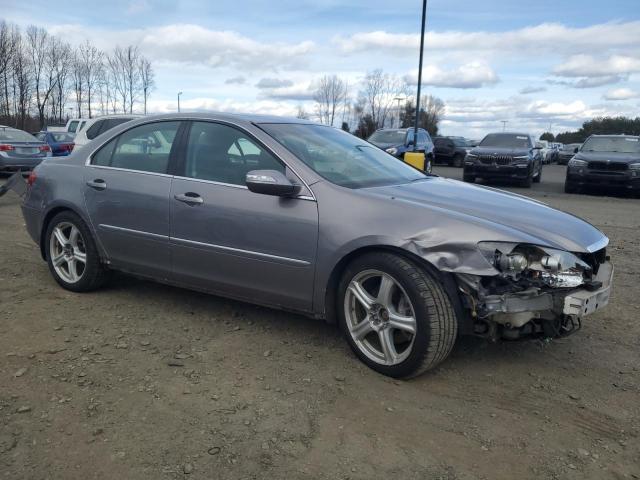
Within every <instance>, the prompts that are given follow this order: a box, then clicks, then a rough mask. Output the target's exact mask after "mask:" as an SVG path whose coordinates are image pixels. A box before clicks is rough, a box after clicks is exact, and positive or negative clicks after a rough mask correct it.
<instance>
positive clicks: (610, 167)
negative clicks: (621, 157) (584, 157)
mask: <svg viewBox="0 0 640 480" xmlns="http://www.w3.org/2000/svg"><path fill="white" fill-rule="evenodd" d="M588 167H589V170H603V171H607V172H623V171H625V170H628V169H629V165H628V164H626V163H622V162H589V165H588Z"/></svg>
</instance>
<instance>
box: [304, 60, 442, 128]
mask: <svg viewBox="0 0 640 480" xmlns="http://www.w3.org/2000/svg"><path fill="white" fill-rule="evenodd" d="M356 87H357V88H356ZM352 89H355V90H356V93H355V95H353V96H352V94H351V90H352ZM313 100H314V109H315V112H314V113H315V115H316V117H317V118H318V119H319V120H320V122H321V123H324V124H326V125H342V128H343V129H344V130H347V131H349V130H350V129H351V128H353V130H354V131H353V133H354V134H355V135H357V136H359V137H362V138H367V137H368V136H369V135H371V134H372V133H373V132H375V131H376V130H377V129H379V128H405V127H410V126H413V125H414V121H415V115H416V108H415V104H416V101H415V100H416V98H415V95H414V94H413V93H412V88H411V87H410V86H409V85H408V84H407V83H406V82H405V81H404V80H402V79H401V78H399V77H397V76H395V75H391V74H389V73H385V72H384V71H382V70H380V69H377V70H373V71H370V72H368V73H367V74H366V75H365V77H364V79H363V80H362V82H361V84H359V85H354V86H350V85H349V84H348V82H347V81H346V80H344V79H342V78H340V77H338V76H337V75H325V76H323V77H322V78H321V79H320V80H319V81H317V82H316V83H315V86H314V89H313ZM420 105H421V106H420V115H419V127H420V128H424V129H425V130H427V131H428V132H429V133H430V134H431V135H437V134H438V124H439V122H440V120H441V118H442V115H443V114H444V107H445V106H444V102H443V101H442V100H440V99H439V98H437V97H434V96H432V95H426V96H425V97H423V98H421V101H420ZM298 117H299V118H309V114H308V113H307V112H306V111H305V110H304V109H303V108H302V107H299V108H298Z"/></svg>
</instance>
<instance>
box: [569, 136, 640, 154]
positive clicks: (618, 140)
mask: <svg viewBox="0 0 640 480" xmlns="http://www.w3.org/2000/svg"><path fill="white" fill-rule="evenodd" d="M638 140H639V137H591V138H589V139H587V141H586V142H584V145H583V146H582V149H581V151H582V152H619V153H640V141H638Z"/></svg>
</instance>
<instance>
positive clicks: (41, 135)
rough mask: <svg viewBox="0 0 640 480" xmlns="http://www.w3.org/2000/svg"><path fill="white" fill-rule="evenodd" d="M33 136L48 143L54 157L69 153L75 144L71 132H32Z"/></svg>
mask: <svg viewBox="0 0 640 480" xmlns="http://www.w3.org/2000/svg"><path fill="white" fill-rule="evenodd" d="M33 136H34V137H36V138H37V139H38V140H40V141H41V142H44V143H46V144H47V145H49V146H50V147H51V154H52V155H53V156H54V157H64V156H66V155H69V154H71V152H72V151H73V147H74V145H75V143H74V142H73V134H72V133H66V132H50V131H46V132H37V133H34V134H33Z"/></svg>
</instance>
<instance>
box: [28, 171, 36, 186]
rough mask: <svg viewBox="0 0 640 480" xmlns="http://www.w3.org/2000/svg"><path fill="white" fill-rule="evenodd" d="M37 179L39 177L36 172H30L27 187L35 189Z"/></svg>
mask: <svg viewBox="0 0 640 480" xmlns="http://www.w3.org/2000/svg"><path fill="white" fill-rule="evenodd" d="M37 178H38V177H37V176H36V172H35V170H31V172H29V176H28V177H27V185H29V186H30V187H33V184H34V183H36V180H37Z"/></svg>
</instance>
